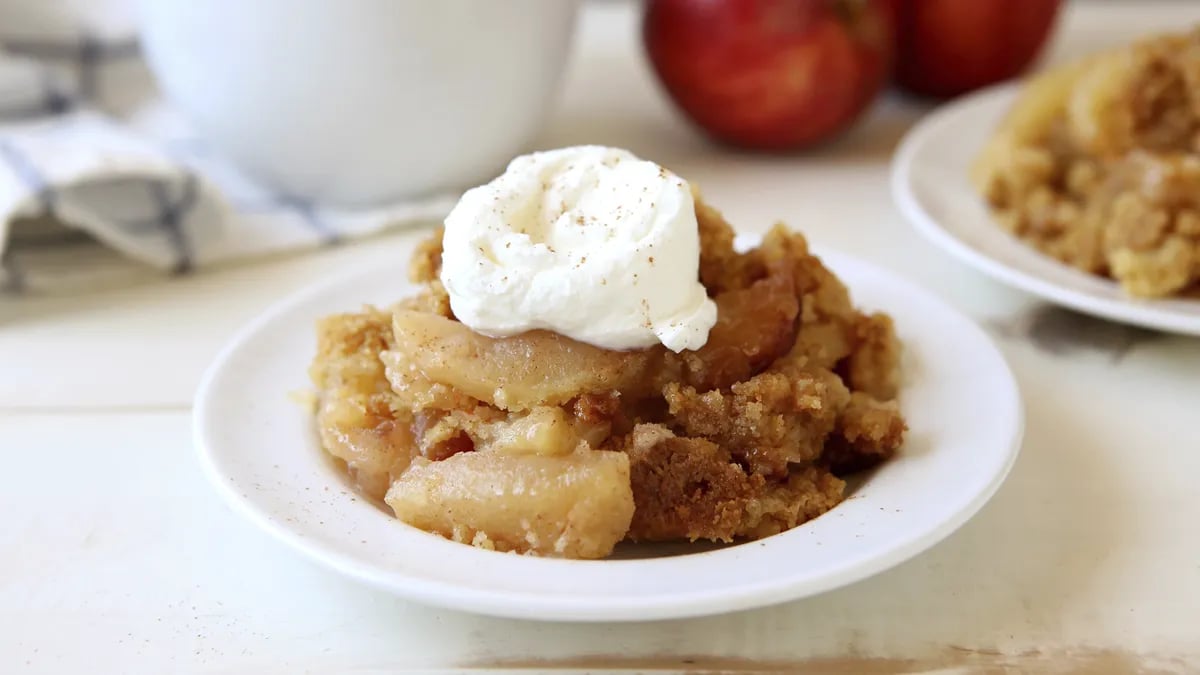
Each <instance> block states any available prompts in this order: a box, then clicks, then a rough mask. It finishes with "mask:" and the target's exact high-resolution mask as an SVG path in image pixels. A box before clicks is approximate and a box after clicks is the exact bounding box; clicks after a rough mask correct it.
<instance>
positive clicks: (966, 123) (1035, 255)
mask: <svg viewBox="0 0 1200 675" xmlns="http://www.w3.org/2000/svg"><path fill="white" fill-rule="evenodd" d="M1019 87H1020V84H1019V83H1017V84H1007V85H1002V86H999V87H994V88H991V89H986V90H983V91H981V92H978V93H976V94H972V95H971V96H967V97H965V98H962V99H959V100H957V101H954V102H952V103H949V104H947V105H945V106H943V107H942V108H940V109H938V110H937V111H935V112H934V113H932V114H931V115H929V116H928V117H926V118H925V119H924V120H922V121H921V122H920V123H919V124H917V126H915V127H913V129H912V130H911V131H909V133H908V135H907V136H906V137H905V139H904V141H903V142H902V143H901V144H900V149H899V150H898V151H897V152H896V156H895V159H894V160H893V163H892V195H893V198H894V199H895V201H896V205H897V207H898V208H899V209H900V211H901V212H902V213H903V214H904V216H905V217H906V218H908V219H909V220H910V221H911V222H912V223H913V225H914V226H915V227H916V229H917V230H918V231H919V232H920V233H921V234H923V235H924V236H925V237H927V238H928V239H929V240H930V241H931V242H933V243H934V244H935V245H937V246H939V247H941V248H942V249H944V250H945V251H947V252H948V253H950V254H951V255H954V256H955V257H957V258H959V259H960V260H962V261H964V262H966V263H967V264H969V265H971V266H973V267H975V268H977V269H979V270H980V271H982V272H984V273H986V274H988V275H991V276H992V277H994V278H995V279H997V280H998V281H1001V282H1003V283H1006V284H1009V285H1011V286H1015V287H1017V288H1019V289H1022V290H1024V291H1027V292H1029V293H1033V294H1035V295H1038V296H1041V297H1043V298H1045V299H1046V300H1049V301H1051V302H1054V303H1056V304H1059V305H1063V306H1066V307H1070V308H1071V309H1075V310H1077V311H1080V312H1084V313H1087V314H1092V315H1094V316H1099V317H1103V318H1106V319H1112V320H1115V321H1121V322H1124V323H1129V324H1135V325H1139V326H1144V327H1147V328H1156V329H1159V330H1165V331H1172V332H1176V333H1186V334H1189V335H1200V300H1194V299H1183V298H1172V299H1156V300H1140V299H1134V298H1130V297H1129V296H1127V295H1125V294H1124V293H1122V291H1121V288H1120V287H1119V286H1118V285H1117V284H1116V283H1115V282H1113V281H1110V280H1108V279H1103V278H1101V277H1097V276H1093V275H1090V274H1087V273H1084V272H1082V271H1080V270H1077V269H1074V268H1072V267H1069V266H1067V265H1064V264H1063V263H1060V262H1058V261H1057V260H1054V259H1053V258H1050V257H1049V256H1046V255H1043V254H1042V253H1040V252H1038V251H1037V250H1035V249H1034V248H1032V247H1030V246H1028V245H1026V244H1024V243H1022V242H1021V241H1019V240H1017V239H1016V238H1015V237H1013V236H1011V235H1009V234H1008V233H1007V232H1005V231H1004V230H1003V229H1002V228H1001V227H1000V226H999V225H997V224H996V223H995V222H994V221H993V220H992V218H991V215H990V214H989V213H988V210H987V207H986V205H985V204H984V203H983V200H982V199H980V197H979V195H978V194H977V193H976V191H975V189H974V188H973V187H972V185H971V184H970V181H969V179H968V175H967V174H968V170H969V168H970V165H971V163H972V162H973V161H974V159H975V156H976V155H977V154H978V153H979V151H980V149H981V148H983V145H984V143H985V142H986V141H987V140H988V138H989V137H990V136H991V134H992V132H993V130H994V129H995V128H996V125H997V124H998V123H999V122H1000V119H1001V118H1002V117H1003V116H1004V114H1005V113H1006V112H1007V111H1008V109H1009V108H1010V107H1011V106H1012V104H1013V102H1014V101H1015V100H1016V97H1017V93H1018V91H1019Z"/></svg>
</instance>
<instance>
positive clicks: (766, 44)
mask: <svg viewBox="0 0 1200 675" xmlns="http://www.w3.org/2000/svg"><path fill="white" fill-rule="evenodd" d="M894 10H895V8H894V4H893V0H648V1H647V2H646V12H645V16H644V17H643V19H644V21H643V24H642V39H643V41H644V43H645V46H646V52H647V54H648V55H649V57H650V63H651V64H653V66H654V70H655V72H656V73H657V74H658V77H659V80H660V81H661V82H662V84H663V87H664V88H665V89H666V90H667V93H668V94H670V96H671V98H672V99H674V101H675V103H676V104H678V106H679V107H680V109H682V110H683V112H684V114H685V115H687V116H688V117H689V118H691V120H692V121H693V122H695V123H696V124H697V125H699V126H700V127H701V128H703V129H704V130H705V131H707V132H708V133H709V134H711V135H712V136H713V137H715V138H717V139H719V140H722V141H725V142H728V143H732V144H735V145H741V146H746V147H752V148H759V149H766V150H785V149H791V148H798V147H803V146H806V145H810V144H812V143H815V142H818V141H823V140H825V139H828V138H830V137H831V136H834V135H836V134H837V133H838V132H840V131H842V130H844V129H845V128H847V127H848V126H850V125H851V124H852V123H853V122H854V121H855V120H856V119H857V118H858V116H859V114H860V113H862V111H863V109H864V108H866V106H867V104H868V103H870V101H871V100H872V99H873V98H874V97H875V95H876V94H877V93H878V92H879V90H880V89H881V88H882V87H883V85H884V83H885V81H886V79H887V75H888V70H889V66H890V64H891V59H892V54H893V51H894V49H895V15H894Z"/></svg>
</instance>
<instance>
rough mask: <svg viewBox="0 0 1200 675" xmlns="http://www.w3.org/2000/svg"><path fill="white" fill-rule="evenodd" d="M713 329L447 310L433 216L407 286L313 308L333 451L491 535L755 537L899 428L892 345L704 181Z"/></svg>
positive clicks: (783, 234)
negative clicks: (349, 304)
mask: <svg viewBox="0 0 1200 675" xmlns="http://www.w3.org/2000/svg"><path fill="white" fill-rule="evenodd" d="M696 211H697V217H698V222H699V231H700V242H701V254H700V272H699V275H700V281H701V282H702V283H703V285H704V287H705V288H706V289H707V291H708V294H709V296H710V297H711V298H712V299H713V300H715V302H716V305H717V323H716V325H715V326H714V327H713V328H712V330H711V332H710V333H709V337H708V340H707V342H706V343H705V344H704V346H703V347H701V348H699V349H696V350H693V351H682V352H679V353H675V352H672V351H670V350H668V349H666V348H664V347H662V346H661V345H660V346H656V347H651V348H646V349H640V350H633V351H610V350H605V349H601V348H598V347H594V346H591V345H588V344H584V343H581V342H577V341H574V340H571V339H569V338H566V337H563V336H560V335H558V334H556V333H551V332H547V331H531V332H526V333H522V334H519V335H515V336H512V337H503V338H492V337H487V336H484V335H482V334H479V333H476V332H474V331H472V330H471V329H469V328H467V327H466V326H465V325H463V324H462V323H460V322H459V321H457V320H456V319H455V317H454V315H453V312H452V311H451V308H450V303H449V300H448V297H447V294H446V292H445V290H444V288H443V287H442V284H441V282H440V281H439V276H438V273H439V268H440V265H441V243H442V242H441V235H440V233H439V234H438V235H435V236H434V237H433V238H431V239H430V240H428V241H427V242H425V243H424V244H423V245H422V246H421V247H420V248H419V249H418V251H417V253H416V255H415V257H414V261H413V264H412V266H411V269H410V274H411V276H412V278H413V280H414V281H415V282H417V283H419V284H420V285H421V291H420V293H419V294H418V295H416V296H415V297H412V298H409V299H406V300H403V301H401V302H399V303H398V304H396V305H395V306H393V307H390V308H387V309H377V308H372V307H367V308H364V309H363V310H362V311H360V312H356V313H350V314H342V315H337V316H331V317H328V318H325V319H324V320H322V321H321V322H320V325H319V329H318V330H319V348H318V354H317V357H316V359H315V361H314V362H313V364H312V368H311V374H312V378H313V380H314V382H315V383H316V385H317V387H318V390H319V404H318V415H317V421H318V427H319V430H320V437H321V441H322V444H323V445H324V447H325V449H326V450H327V451H328V452H329V453H330V454H331V455H333V456H334V457H336V458H338V459H339V460H341V462H342V463H344V465H345V467H346V468H347V469H348V471H349V473H350V475H351V476H352V477H353V480H354V481H355V482H356V483H357V484H358V486H359V487H360V488H361V490H362V491H363V492H364V493H365V494H367V495H369V496H370V497H372V498H375V499H379V500H383V501H384V502H385V503H386V504H387V505H388V506H390V507H391V509H392V510H393V511H394V512H395V514H396V516H397V517H398V518H399V519H400V520H402V521H404V522H406V523H408V524H410V525H413V526H415V527H418V528H421V529H423V530H426V531H429V532H433V533H437V534H440V535H443V536H445V537H448V538H450V539H453V540H455V541H459V542H464V543H469V544H473V545H475V546H480V547H484V548H489V549H494V550H498V551H515V552H521V553H533V554H538V555H548V556H562V557H570V558H601V557H604V556H606V555H608V554H609V553H610V552H611V551H612V550H613V547H614V546H615V545H616V544H617V543H618V542H620V541H622V540H629V541H635V542H639V541H665V540H699V539H704V540H714V541H721V542H729V541H733V540H737V539H754V538H759V537H765V536H768V535H771V534H775V533H778V532H781V531H784V530H787V529H789V528H792V527H795V526H797V525H799V524H801V523H803V522H805V521H807V520H810V519H812V518H815V517H817V516H819V515H820V514H822V513H824V512H826V511H828V510H829V509H831V508H833V507H834V506H835V505H836V504H838V502H839V501H841V499H842V498H843V491H844V489H845V485H846V484H845V482H844V481H843V478H842V477H843V476H845V475H846V474H848V473H851V472H855V471H858V470H861V469H865V468H868V467H871V466H874V465H876V464H878V463H879V462H882V461H884V460H886V459H887V458H889V457H890V456H892V455H893V454H894V453H895V452H896V450H897V448H899V447H900V444H901V440H902V438H903V436H904V432H905V423H904V420H903V418H902V417H901V415H900V412H899V409H898V407H897V405H896V402H895V399H896V395H897V378H898V361H899V355H900V346H899V344H898V342H897V339H896V335H895V333H894V331H893V327H892V321H891V319H890V318H889V317H887V316H886V315H884V314H867V313H863V312H860V311H858V310H856V309H855V308H854V306H853V305H852V304H851V301H850V297H849V295H848V293H847V291H846V288H845V287H844V286H843V285H842V283H841V282H840V281H839V280H838V279H837V278H836V277H835V276H834V275H833V274H832V273H831V272H830V271H829V270H828V269H826V268H825V267H824V266H823V265H822V264H821V262H820V260H818V259H817V258H816V257H815V256H813V255H812V254H811V253H810V252H809V250H808V246H807V243H806V242H805V239H804V237H802V236H801V235H799V234H795V233H791V232H788V231H787V230H785V229H784V228H783V227H782V226H777V227H776V228H775V229H774V230H772V231H771V232H770V234H768V235H767V236H766V237H765V239H764V240H763V242H762V245H761V246H759V247H758V248H756V249H753V250H751V251H749V252H746V253H738V252H735V250H734V248H733V238H734V235H733V231H732V229H731V228H730V227H729V225H728V224H727V223H726V222H725V221H724V219H723V218H722V217H721V215H720V214H719V213H717V212H716V211H714V210H713V209H711V208H709V207H707V206H706V205H704V204H703V203H701V202H699V201H697V204H696Z"/></svg>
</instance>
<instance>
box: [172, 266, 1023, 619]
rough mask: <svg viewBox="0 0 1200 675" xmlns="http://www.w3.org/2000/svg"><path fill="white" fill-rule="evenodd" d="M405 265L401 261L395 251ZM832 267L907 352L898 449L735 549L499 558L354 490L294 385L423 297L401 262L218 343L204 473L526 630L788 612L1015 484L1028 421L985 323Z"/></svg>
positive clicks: (278, 521)
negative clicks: (821, 511)
mask: <svg viewBox="0 0 1200 675" xmlns="http://www.w3.org/2000/svg"><path fill="white" fill-rule="evenodd" d="M397 253H398V254H397V259H398V260H403V259H404V252H403V251H398V252H397ZM822 258H823V259H824V260H825V262H826V263H827V264H828V265H829V266H830V267H831V268H832V269H833V271H834V272H836V273H837V274H838V275H840V276H841V278H842V279H843V280H844V281H845V282H846V283H847V285H848V286H849V287H850V289H851V291H852V293H853V295H854V298H855V301H856V303H857V304H859V305H860V306H861V307H863V308H864V309H876V310H886V311H888V312H890V313H891V314H892V315H893V317H895V319H896V324H897V329H898V332H899V335H900V337H901V339H902V340H903V341H904V343H905V347H906V354H905V357H906V363H905V370H904V388H903V392H902V394H901V399H900V400H901V405H902V407H903V410H904V414H905V416H906V417H907V419H908V422H909V425H910V427H911V428H910V432H909V435H908V442H907V444H906V445H905V447H904V448H903V450H902V451H901V454H900V455H899V456H898V457H896V458H895V459H893V460H892V461H890V462H888V463H887V464H885V465H883V466H881V467H880V468H878V469H877V470H875V471H874V472H873V473H870V474H869V475H866V476H863V477H861V478H860V479H858V480H857V481H855V482H853V483H852V485H853V486H854V488H853V492H852V494H851V495H850V496H849V498H848V499H846V501H845V502H843V503H842V504H840V505H839V506H837V507H836V508H834V509H833V510H832V511H830V512H829V513H827V514H825V515H823V516H821V517H820V518H817V519H816V520H814V521H811V522H809V523H807V524H805V525H803V526H801V527H798V528H796V529H794V530H791V531H789V532H785V533H783V534H779V535H775V536H773V537H768V538H766V539H763V540H760V541H755V542H750V543H745V544H740V545H732V546H723V547H721V546H712V545H705V544H699V543H698V544H670V545H622V547H619V548H618V551H617V553H616V554H614V556H613V557H612V558H610V559H607V560H592V561H579V560H558V559H549V558H535V557H528V556H520V555H514V554H506V553H496V552H493V551H486V550H482V549H477V548H472V547H470V546H467V545H464V544H459V543H454V542H451V541H448V540H445V539H442V538H441V537H438V536H436V535H432V534H428V533H425V532H422V531H420V530H417V529H415V528H412V527H409V526H407V525H405V524H403V523H401V522H400V521H398V520H396V519H395V518H394V517H393V516H392V515H391V514H390V512H389V511H388V510H387V508H386V507H383V506H380V505H377V504H375V503H373V502H371V501H368V500H366V499H364V498H363V497H362V496H360V495H358V494H357V493H356V492H355V491H354V490H353V489H352V488H351V486H350V483H349V481H348V479H347V478H346V477H345V475H344V473H343V471H342V470H341V469H340V468H338V467H337V466H335V465H334V463H333V462H332V461H331V460H329V459H327V457H326V455H325V454H324V453H323V452H322V450H321V449H320V447H319V445H318V441H317V438H316V430H315V428H314V423H313V419H312V415H311V412H310V410H309V409H308V408H307V407H306V406H304V405H300V404H299V403H298V402H297V399H298V398H301V397H297V396H296V395H295V392H303V391H305V390H307V388H308V387H309V383H308V380H307V375H306V372H305V371H306V368H307V366H308V363H309V361H310V359H311V358H312V356H313V353H314V350H315V347H316V344H315V343H316V339H315V330H314V322H315V321H316V320H317V319H318V318H319V317H321V316H323V315H326V314H330V313H334V312H339V311H346V310H351V309H355V308H358V307H359V306H361V305H362V304H363V303H374V304H381V305H382V304H390V303H391V302H393V301H395V300H396V299H398V298H400V297H402V296H404V295H407V294H409V293H411V292H413V291H414V290H415V289H413V288H411V287H409V286H408V284H407V283H406V282H405V281H404V273H403V271H402V268H401V267H400V266H396V265H390V266H387V267H380V268H377V269H367V270H360V271H356V272H354V273H353V274H351V275H349V276H346V277H343V278H340V279H336V280H333V281H330V282H327V283H324V284H321V285H319V286H316V287H314V288H312V289H309V290H306V291H303V292H301V293H299V294H298V295H296V296H295V297H293V298H291V299H289V300H286V301H284V302H283V303H281V304H279V305H278V306H276V307H274V308H273V309H271V310H269V311H268V312H267V313H266V314H264V315H263V316H262V317H260V318H259V319H258V320H256V321H254V322H253V323H252V324H251V325H249V326H248V327H246V328H245V329H244V330H243V331H241V333H240V334H238V335H237V336H236V337H235V338H234V339H233V341H232V342H231V343H230V344H229V345H228V346H227V347H226V348H225V349H224V351H223V352H222V353H221V355H220V356H219V357H218V358H217V360H216V362H215V363H214V364H213V366H212V367H211V368H210V369H209V371H208V373H207V374H206V376H205V377H204V381H203V384H202V385H201V387H200V390H199V392H198V393H197V396H196V404H195V443H196V446H197V449H198V451H199V453H200V458H201V462H202V464H203V466H204V469H205V471H206V473H207V474H208V477H209V478H210V479H211V480H212V482H213V484H214V485H215V486H216V487H217V489H218V490H219V491H220V493H221V495H222V496H223V497H224V498H225V499H226V500H227V501H228V502H229V503H230V504H231V505H232V506H233V507H234V508H235V509H236V510H237V511H238V512H239V513H241V514H242V515H244V516H246V517H247V518H249V519H250V520H252V521H254V522H255V523H256V524H258V525H259V526H260V527H262V528H263V529H264V530H266V531H267V532H269V533H270V534H271V535H273V536H275V537H276V538H278V539H280V540H282V541H283V542H285V543H287V544H288V545H290V546H291V547H293V548H295V549H296V550H298V551H299V552H301V553H303V554H304V555H306V556H308V557H310V558H312V559H313V560H316V561H318V562H319V563H322V564H324V565H326V566H328V567H329V568H331V569H333V570H336V571H338V572H340V573H342V574H345V575H347V576H350V577H353V578H355V579H359V580H361V581H363V582H366V583H368V584H372V585H374V586H376V587H378V588H380V589H382V590H383V591H387V592H390V593H394V594H396V595H399V596H403V597H405V598H409V599H412V600H416V601H419V602H423V603H428V604H431V605H440V606H444V607H450V608H454V609H459V610H464V611H470V612H477V613H483V614H492V615H499V616H508V617H518V618H527V619H544V620H560V621H601V620H605V621H621V620H648V619H664V618H672V617H684V616H697V615H705V614H715V613H720V612H727V611H732V610H738V609H746V608H750V607H756V606H761V605H769V604H773V603H779V602H783V601H785V600H791V599H795V598H800V597H803V596H807V595H812V594H815V593H820V592H822V591H827V590H829V589H832V588H836V587H839V586H843V585H845V584H849V583H852V582H854V581H857V580H859V579H862V578H864V577H867V576H870V575H872V574H875V573H878V572H881V571H883V570H885V569H887V568H889V567H892V566H894V565H896V564H898V563H900V562H903V561H904V560H907V559H908V558H911V557H912V556H914V555H916V554H917V553H920V552H921V551H923V550H925V549H927V548H929V547H930V546H933V545H934V544H935V543H937V542H938V541H940V540H941V539H942V538H944V537H946V536H947V535H948V534H950V533H951V532H953V531H954V530H955V529H956V528H958V527H959V526H960V525H962V524H963V523H964V522H966V520H967V519H968V518H970V517H971V516H972V515H973V514H974V513H975V512H976V511H978V510H979V508H980V507H982V506H983V504H984V502H986V501H987V500H988V498H989V497H991V495H992V494H993V493H994V492H995V491H996V489H997V488H998V487H999V486H1000V483H1001V482H1002V481H1003V480H1004V477H1005V475H1006V474H1007V473H1008V471H1009V468H1010V467H1011V466H1012V464H1013V461H1014V460H1015V459H1016V456H1017V450H1018V448H1019V446H1020V441H1021V434H1022V427H1023V413H1022V407H1021V399H1020V396H1019V394H1018V392H1017V387H1016V384H1015V383H1014V381H1013V377H1012V374H1011V373H1010V371H1009V369H1008V366H1007V365H1006V364H1005V362H1004V359H1003V358H1002V357H1001V355H1000V354H999V352H998V351H997V350H996V348H995V347H994V346H993V345H992V343H991V342H990V341H989V339H988V338H987V336H986V335H985V334H984V333H983V331H981V330H980V329H979V328H978V327H976V325H975V324H974V323H972V322H971V321H969V320H968V319H966V318H965V317H963V316H962V315H960V314H958V313H957V312H956V311H954V310H953V309H951V308H950V307H948V306H947V305H945V304H944V303H942V302H941V301H940V300H938V299H937V298H935V297H934V296H932V295H931V294H929V293H927V292H926V291H923V290H921V289H920V288H918V287H916V286H914V285H912V284H910V283H908V282H906V281H904V280H902V279H898V278H896V277H894V276H892V275H891V274H889V273H886V272H884V271H882V270H880V269H877V268H875V267H872V266H870V265H868V264H866V263H863V262H859V261H857V260H855V259H853V258H850V257H848V256H845V255H840V254H836V253H833V252H828V253H825V254H824V255H823V256H822Z"/></svg>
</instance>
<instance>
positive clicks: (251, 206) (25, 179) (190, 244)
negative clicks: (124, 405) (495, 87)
mask: <svg viewBox="0 0 1200 675" xmlns="http://www.w3.org/2000/svg"><path fill="white" fill-rule="evenodd" d="M453 203H454V197H453V196H450V195H445V196H440V197H433V198H428V199H423V200H420V201H417V202H411V203H402V204H392V205H388V206H387V207H384V208H377V209H373V210H369V211H355V212H347V211H337V210H328V209H320V208H316V207H314V206H312V205H309V204H306V203H304V202H302V201H299V200H296V199H291V198H288V197H286V196H284V195H280V194H275V193H272V192H271V191H269V190H267V189H265V188H264V187H262V186H261V185H259V184H256V183H255V182H254V181H253V180H251V179H249V178H248V177H246V176H245V175H243V174H242V173H241V172H240V171H239V170H238V169H237V168H236V167H235V166H233V165H232V164H231V163H229V162H228V161H226V160H225V159H224V158H223V157H221V156H220V154H219V153H217V152H216V151H215V150H214V149H212V148H210V147H209V146H207V145H206V144H205V143H204V142H203V141H201V140H199V139H197V138H196V137H195V136H194V135H192V134H191V133H190V131H189V129H188V127H187V124H186V123H185V122H184V121H183V120H182V118H181V117H180V116H179V115H177V114H176V113H174V111H172V110H171V108H170V106H168V105H166V104H165V103H164V102H163V101H162V100H161V98H160V97H159V94H158V92H157V90H156V89H155V87H154V84H153V80H152V78H151V77H150V75H149V72H148V71H147V70H146V68H145V65H144V64H143V63H142V61H141V58H140V55H139V52H138V50H137V46H136V39H135V32H134V29H133V21H132V20H131V19H130V12H129V11H128V7H127V0H104V1H93V2H64V1H63V0H19V1H17V0H0V288H2V289H4V290H6V291H8V292H23V291H30V292H56V291H62V292H70V291H74V290H77V289H81V288H87V289H94V288H96V287H98V286H103V285H107V284H114V283H128V282H129V281H131V280H134V279H138V278H144V277H147V276H150V275H162V274H170V273H175V274H178V273H186V272H188V271H191V270H193V269H196V268H201V267H206V266H211V265H216V264H219V263H223V262H230V261H234V260H239V259H249V258H253V257H256V256H265V255H268V254H277V253H281V252H287V251H297V250H303V249H308V248H317V247H320V246H326V245H330V244H332V243H336V242H338V241H340V240H343V239H348V238H353V237H361V236H366V235H370V234H374V233H378V232H380V231H382V230H385V229H388V228H393V227H400V226H404V225H411V224H416V223H429V222H435V221H437V220H439V219H440V218H441V217H442V216H444V215H445V214H446V213H447V212H448V211H449V209H450V208H451V207H452V206H453Z"/></svg>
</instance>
